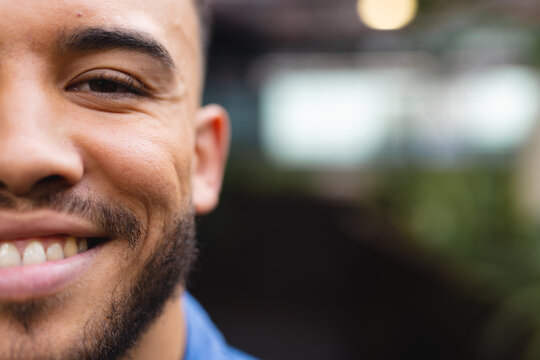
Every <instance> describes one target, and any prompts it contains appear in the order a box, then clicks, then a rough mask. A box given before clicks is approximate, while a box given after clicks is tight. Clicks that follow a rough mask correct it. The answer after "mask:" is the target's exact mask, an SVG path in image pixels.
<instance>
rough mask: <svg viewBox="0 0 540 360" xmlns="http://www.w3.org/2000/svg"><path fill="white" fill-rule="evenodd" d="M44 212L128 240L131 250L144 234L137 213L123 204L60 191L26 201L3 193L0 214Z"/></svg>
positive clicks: (30, 196) (0, 192) (27, 197)
mask: <svg viewBox="0 0 540 360" xmlns="http://www.w3.org/2000/svg"><path fill="white" fill-rule="evenodd" d="M44 209H47V210H53V211H57V212H60V213H65V214H68V215H73V216H77V217H80V218H82V219H84V220H86V221H89V222H91V223H92V224H94V225H96V226H97V227H98V228H99V229H100V230H101V231H102V232H104V233H105V234H107V235H108V236H109V237H111V238H123V239H125V240H127V241H128V243H129V245H130V247H135V246H136V245H137V243H138V242H139V240H140V239H141V236H142V234H143V226H142V224H141V221H139V219H138V218H137V216H136V215H135V212H134V211H133V210H131V209H130V208H129V207H127V206H124V205H121V204H117V203H115V204H112V203H111V202H109V201H102V200H100V199H97V198H92V197H87V196H85V197H83V196H81V195H78V194H76V193H73V192H71V191H69V190H65V189H63V188H61V187H50V188H47V189H41V190H40V191H34V192H32V193H29V194H26V195H25V196H24V197H20V196H16V195H14V194H12V193H10V192H8V191H5V190H3V189H0V210H9V211H14V212H26V211H36V210H44Z"/></svg>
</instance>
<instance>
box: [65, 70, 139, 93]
mask: <svg viewBox="0 0 540 360" xmlns="http://www.w3.org/2000/svg"><path fill="white" fill-rule="evenodd" d="M95 81H103V82H108V83H113V84H115V85H116V86H118V87H120V88H122V89H120V91H114V92H99V91H92V90H91V89H88V90H86V91H90V92H92V93H95V94H99V96H107V97H121V96H126V95H120V94H128V95H127V96H130V95H131V96H141V97H147V96H148V92H147V91H146V89H145V87H144V85H142V84H141V83H139V82H138V81H136V80H134V79H133V78H131V77H128V76H127V75H125V76H122V75H119V74H99V75H95V76H91V77H89V78H87V79H83V80H81V81H79V82H77V83H76V84H74V85H70V86H68V87H67V88H66V90H68V91H74V90H78V88H80V87H81V86H82V85H83V84H86V85H87V86H90V83H91V82H95ZM79 90H80V89H79Z"/></svg>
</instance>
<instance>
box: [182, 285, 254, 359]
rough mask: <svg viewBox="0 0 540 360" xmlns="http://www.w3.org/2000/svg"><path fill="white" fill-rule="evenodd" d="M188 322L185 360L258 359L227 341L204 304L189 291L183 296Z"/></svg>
mask: <svg viewBox="0 0 540 360" xmlns="http://www.w3.org/2000/svg"><path fill="white" fill-rule="evenodd" d="M182 303H183V307H184V314H185V319H186V322H187V345H186V353H185V355H184V360H256V359H255V358H253V357H251V356H249V355H246V354H244V353H243V352H241V351H238V350H236V349H234V348H232V347H230V346H229V345H227V343H226V342H225V339H224V338H223V335H222V334H221V333H220V332H219V330H218V329H217V328H216V326H215V325H214V324H213V323H212V320H210V317H209V316H208V314H207V313H206V312H205V311H204V309H203V308H202V306H201V305H200V304H199V303H198V302H197V300H195V298H194V297H193V296H191V295H190V294H189V293H188V292H185V293H184V296H183V297H182Z"/></svg>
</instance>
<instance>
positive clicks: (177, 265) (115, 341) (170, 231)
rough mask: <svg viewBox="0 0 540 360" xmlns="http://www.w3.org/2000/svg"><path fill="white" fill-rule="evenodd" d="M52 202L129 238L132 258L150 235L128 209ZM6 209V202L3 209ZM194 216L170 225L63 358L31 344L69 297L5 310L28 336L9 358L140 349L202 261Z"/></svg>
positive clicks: (89, 357) (93, 355) (67, 359)
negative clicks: (34, 335)
mask: <svg viewBox="0 0 540 360" xmlns="http://www.w3.org/2000/svg"><path fill="white" fill-rule="evenodd" d="M60 198H62V197H60ZM56 199H59V198H58V197H56ZM67 199H69V200H67ZM46 203H47V205H48V206H49V207H53V208H57V209H58V208H62V210H63V211H66V212H70V213H77V214H80V215H83V214H85V216H86V217H87V218H91V217H95V218H97V219H99V220H101V221H102V224H101V226H102V227H105V228H107V227H108V228H109V230H111V231H112V230H114V232H116V233H117V235H124V236H123V238H124V239H127V240H125V241H127V242H128V244H129V246H128V249H129V250H128V254H129V255H128V257H129V256H133V254H135V253H136V250H137V248H138V247H139V246H140V245H141V244H143V243H144V242H145V241H146V240H147V239H146V236H147V232H146V231H144V230H142V229H143V227H142V226H141V224H140V222H139V221H138V220H137V218H136V217H135V216H134V215H133V213H132V212H131V211H129V210H128V209H122V208H111V207H109V206H106V205H103V204H92V203H91V202H88V201H85V200H82V199H77V198H73V197H70V198H67V197H66V198H64V199H62V200H59V201H56V202H55V201H51V200H50V199H49V200H48V201H46ZM1 205H2V204H1V202H0V207H1ZM194 218H195V216H194V212H193V211H192V210H189V211H187V212H185V213H183V214H177V215H176V216H172V220H170V221H166V224H165V225H164V229H163V231H162V234H163V236H162V238H161V242H160V244H158V246H155V247H154V250H153V252H152V253H151V254H150V256H149V257H148V259H147V260H146V261H145V262H144V264H143V265H142V266H141V267H140V270H139V272H138V273H137V274H136V275H135V276H134V277H132V278H126V279H122V280H121V283H119V285H122V286H118V287H117V291H114V292H113V294H111V300H110V301H109V302H105V304H104V305H102V306H100V307H99V308H96V309H94V312H95V314H94V316H91V317H90V320H89V321H87V322H86V324H85V325H84V328H83V331H82V333H81V335H80V338H79V339H78V340H77V341H76V342H75V343H72V344H71V346H70V347H69V348H67V349H65V350H64V351H62V352H61V353H60V354H59V353H55V354H51V353H50V352H49V353H48V354H46V353H43V352H44V351H45V352H46V351H47V350H48V349H49V348H50V347H49V346H44V345H45V344H37V343H32V342H29V341H28V340H29V339H32V337H33V332H34V331H36V330H38V327H39V325H40V322H41V321H44V320H46V316H47V315H46V314H50V313H53V314H54V308H55V307H56V306H61V304H62V302H63V301H64V300H67V301H69V300H68V299H69V293H68V294H66V295H64V296H61V297H58V298H52V299H44V300H39V301H33V302H28V303H25V304H12V305H6V306H2V307H1V308H0V310H2V312H3V313H4V314H8V316H9V317H10V318H11V320H12V323H13V324H15V326H17V327H19V331H21V332H23V333H25V334H26V341H22V339H21V341H15V342H14V343H13V344H12V347H11V349H10V350H9V359H35V360H38V359H39V360H49V359H50V360H52V359H61V360H75V359H77V360H98V359H99V360H104V359H106V360H109V359H110V360H112V359H120V358H122V357H123V356H124V355H125V354H126V353H127V352H128V350H130V349H132V348H134V347H135V346H136V345H137V343H138V341H139V340H140V338H141V336H142V335H143V334H144V333H145V331H146V330H148V328H149V327H150V326H151V324H152V323H153V322H154V321H155V320H156V319H157V318H158V317H159V315H160V314H161V313H162V311H163V309H164V306H165V304H166V303H167V301H168V300H170V299H171V298H172V297H173V296H174V295H175V293H176V290H177V289H178V288H179V285H185V281H186V277H187V275H188V273H189V270H190V268H191V267H192V264H193V263H194V261H195V259H196V257H197V248H196V241H195V219H194ZM106 219H114V220H115V221H116V222H115V223H114V224H112V223H110V224H107V223H103V221H107V220H106ZM94 220H95V219H94ZM112 241H123V240H112ZM128 260H129V259H128ZM51 309H52V310H53V311H51ZM2 350H6V349H2ZM0 353H3V351H0Z"/></svg>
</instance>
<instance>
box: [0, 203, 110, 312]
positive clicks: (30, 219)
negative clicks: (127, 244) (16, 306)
mask: <svg viewBox="0 0 540 360" xmlns="http://www.w3.org/2000/svg"><path fill="white" fill-rule="evenodd" d="M105 239H106V236H104V234H103V233H102V232H101V231H99V230H98V229H96V228H95V226H93V225H92V224H91V223H88V222H87V221H85V220H83V219H80V218H77V217H72V216H68V215H62V214H57V213H54V212H49V211H40V212H36V213H32V214H19V213H11V214H8V213H0V302H2V301H26V300H30V299H38V298H42V297H46V296H50V295H54V294H57V293H59V292H61V291H62V290H63V289H65V288H67V287H69V286H70V285H72V284H74V283H75V282H76V281H77V280H78V279H79V278H80V277H81V276H82V275H83V274H84V273H85V272H86V271H88V269H89V268H90V266H91V265H92V263H93V260H94V259H95V258H96V255H97V254H98V253H99V251H100V249H101V247H100V246H97V245H99V244H101V243H102V242H103V240H105Z"/></svg>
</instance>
